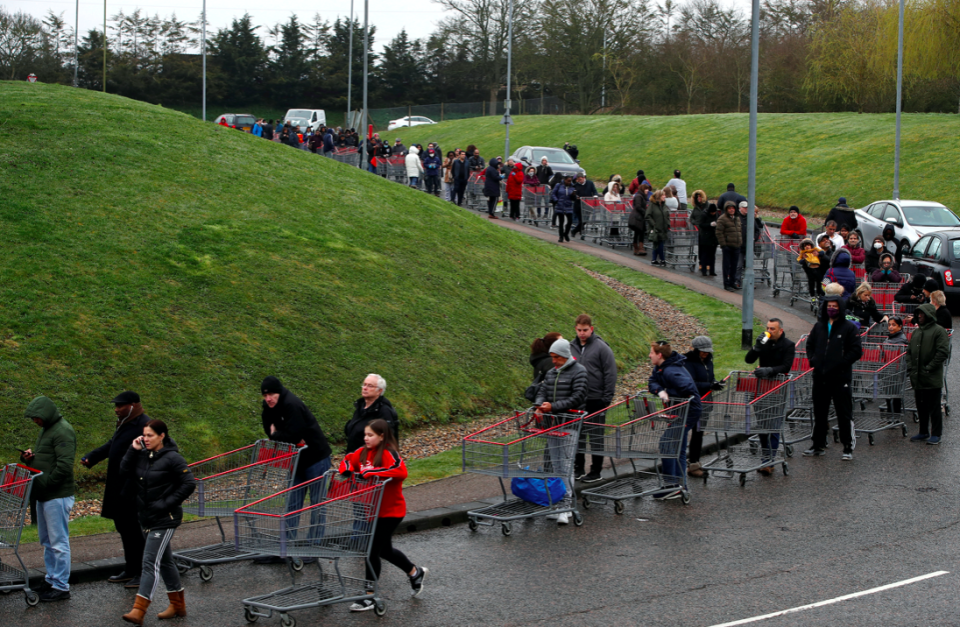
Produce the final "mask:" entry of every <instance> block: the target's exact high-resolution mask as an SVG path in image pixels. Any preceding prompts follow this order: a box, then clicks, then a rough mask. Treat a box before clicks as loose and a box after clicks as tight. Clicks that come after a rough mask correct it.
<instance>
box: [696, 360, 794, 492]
mask: <svg viewBox="0 0 960 627" xmlns="http://www.w3.org/2000/svg"><path fill="white" fill-rule="evenodd" d="M725 381H726V386H725V387H724V388H723V389H722V390H713V391H711V392H710V393H708V394H707V395H705V396H704V398H703V400H702V407H703V409H702V413H701V417H700V428H701V429H702V430H703V431H704V432H711V433H713V434H714V437H715V439H716V444H717V455H716V457H714V458H713V459H712V460H710V461H709V462H707V463H705V464H703V465H702V466H701V468H702V469H703V470H705V471H708V472H706V473H704V475H703V481H704V483H706V482H707V477H708V476H709V475H710V474H711V472H712V474H713V475H714V476H726V477H727V478H731V479H732V478H733V477H734V476H735V475H739V476H740V485H741V486H743V485H744V484H746V481H747V473H748V472H751V471H754V470H759V469H761V468H766V467H769V466H777V465H779V466H781V468H782V470H783V474H784V475H787V474H789V472H790V469H789V466H788V465H787V461H786V457H785V455H784V450H783V447H782V446H778V447H777V449H776V450H772V449H767V448H762V447H759V446H756V445H754V444H753V443H751V442H750V441H749V440H748V441H747V442H745V443H741V444H731V443H730V442H731V440H732V439H731V438H730V435H731V434H732V435H747V436H750V435H753V434H757V435H759V434H764V435H773V434H776V435H782V432H783V422H784V417H785V415H786V412H787V401H788V393H789V387H788V378H787V377H786V376H784V375H780V376H777V377H774V378H770V379H759V378H757V377H756V376H755V375H753V374H752V373H749V372H739V371H734V372H731V373H730V375H729V376H728V377H727V378H726V379H725ZM721 433H723V434H725V436H726V442H727V443H726V444H725V445H723V446H721V443H720V435H719V434H721Z"/></svg>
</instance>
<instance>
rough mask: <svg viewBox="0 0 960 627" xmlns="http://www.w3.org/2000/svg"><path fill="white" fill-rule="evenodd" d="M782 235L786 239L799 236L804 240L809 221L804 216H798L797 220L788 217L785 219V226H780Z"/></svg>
mask: <svg viewBox="0 0 960 627" xmlns="http://www.w3.org/2000/svg"><path fill="white" fill-rule="evenodd" d="M780 235H782V236H784V237H789V236H791V235H797V236H799V237H800V238H801V239H803V238H804V237H806V236H807V219H806V218H804V217H803V216H797V219H796V220H791V219H790V216H787V217H786V218H784V219H783V224H781V225H780Z"/></svg>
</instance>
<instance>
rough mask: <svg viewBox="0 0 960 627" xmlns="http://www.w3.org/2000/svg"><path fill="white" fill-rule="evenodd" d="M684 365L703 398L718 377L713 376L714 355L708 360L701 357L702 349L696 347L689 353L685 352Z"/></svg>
mask: <svg viewBox="0 0 960 627" xmlns="http://www.w3.org/2000/svg"><path fill="white" fill-rule="evenodd" d="M683 357H684V362H683V367H684V368H686V369H687V372H689V373H690V378H691V379H693V384H694V385H696V386H697V393H698V394H699V395H700V397H701V398H703V395H704V394H706V393H707V392H709V391H710V388H712V387H713V383H714V381H716V379H715V378H714V376H713V356H712V355H711V356H710V357H707V359H706V361H704V360H702V359H700V351H698V350H696V349H694V350H692V351H690V352H689V353H684V355H683Z"/></svg>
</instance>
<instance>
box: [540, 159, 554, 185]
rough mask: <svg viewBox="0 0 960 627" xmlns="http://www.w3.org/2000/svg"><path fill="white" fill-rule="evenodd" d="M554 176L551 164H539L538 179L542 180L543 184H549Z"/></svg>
mask: <svg viewBox="0 0 960 627" xmlns="http://www.w3.org/2000/svg"><path fill="white" fill-rule="evenodd" d="M552 178H553V168H551V167H550V166H549V165H543V164H542V163H541V164H540V165H538V166H537V179H538V180H539V181H540V184H541V185H549V184H550V179H552Z"/></svg>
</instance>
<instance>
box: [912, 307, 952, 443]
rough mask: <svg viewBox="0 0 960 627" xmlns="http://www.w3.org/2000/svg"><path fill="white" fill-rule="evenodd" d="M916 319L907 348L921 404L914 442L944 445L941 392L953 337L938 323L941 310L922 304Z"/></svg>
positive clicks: (918, 405)
mask: <svg viewBox="0 0 960 627" xmlns="http://www.w3.org/2000/svg"><path fill="white" fill-rule="evenodd" d="M913 319H914V321H915V322H916V323H917V327H918V328H917V330H916V331H914V332H913V335H912V336H911V337H910V344H909V346H908V347H907V372H908V373H909V374H910V383H911V385H913V394H914V397H915V398H916V401H917V418H918V419H919V422H920V432H919V433H917V435H915V436H913V437H912V438H910V441H911V442H926V443H927V444H940V438H941V437H942V436H943V416H942V415H941V413H940V393H941V391H942V390H943V364H944V362H945V361H946V360H947V357H949V356H950V338H949V337H947V332H946V331H944V330H943V327H941V326H940V325H939V324H937V310H936V308H935V307H934V306H933V305H931V304H930V303H927V304H925V305H920V306H919V307H918V308H917V313H916V314H914V316H913ZM930 423H932V424H930ZM928 427H929V428H928Z"/></svg>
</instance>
